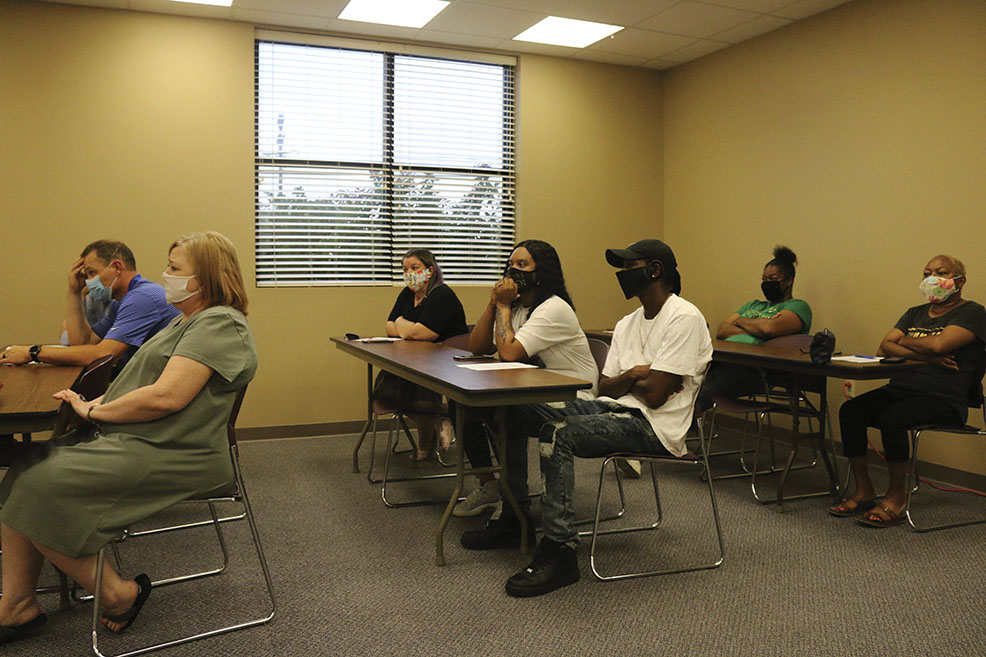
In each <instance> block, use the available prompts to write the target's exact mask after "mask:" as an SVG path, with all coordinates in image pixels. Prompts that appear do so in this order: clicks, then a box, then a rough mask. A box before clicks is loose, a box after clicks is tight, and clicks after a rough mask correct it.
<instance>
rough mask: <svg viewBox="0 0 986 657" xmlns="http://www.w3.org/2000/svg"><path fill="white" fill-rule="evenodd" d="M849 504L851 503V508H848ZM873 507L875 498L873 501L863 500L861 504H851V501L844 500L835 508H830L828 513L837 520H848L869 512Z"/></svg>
mask: <svg viewBox="0 0 986 657" xmlns="http://www.w3.org/2000/svg"><path fill="white" fill-rule="evenodd" d="M850 502H852V506H849V503H850ZM874 506H876V498H875V497H874V498H873V499H869V500H864V501H862V502H853V501H852V499H846V500H842V501H841V502H839V503H838V504H836V505H835V506H830V507H829V513H831V514H832V515H833V516H837V517H839V518H849V517H852V516H857V515H859V514H860V513H864V512H866V511H869V510H870V509H872V508H873V507H874Z"/></svg>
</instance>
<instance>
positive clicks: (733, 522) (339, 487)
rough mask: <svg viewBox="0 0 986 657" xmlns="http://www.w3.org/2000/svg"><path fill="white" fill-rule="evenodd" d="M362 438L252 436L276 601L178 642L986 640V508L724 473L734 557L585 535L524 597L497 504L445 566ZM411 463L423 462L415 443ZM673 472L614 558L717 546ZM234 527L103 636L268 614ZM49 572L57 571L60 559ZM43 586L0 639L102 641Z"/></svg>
mask: <svg viewBox="0 0 986 657" xmlns="http://www.w3.org/2000/svg"><path fill="white" fill-rule="evenodd" d="M351 445H352V437H326V438H308V439H293V440H279V441H263V442H249V443H244V444H242V445H241V463H242V466H243V472H244V477H245V479H246V483H247V487H248V490H249V492H250V495H251V499H252V502H253V505H254V508H255V511H256V515H257V521H258V524H259V526H260V531H261V534H262V537H263V541H264V545H265V548H266V552H267V558H268V561H269V563H270V566H271V570H272V573H273V577H274V583H275V586H276V590H277V597H278V610H277V617H276V618H275V619H274V621H273V622H272V623H270V624H269V625H265V626H262V627H259V628H253V629H247V630H244V631H240V632H236V633H232V634H227V635H224V636H221V637H218V638H212V639H207V640H205V641H200V642H195V643H192V644H189V645H186V646H181V647H177V648H173V649H170V650H168V651H167V652H166V653H165V654H170V655H174V656H175V657H179V656H183V655H244V656H246V655H250V656H267V655H270V656H274V655H278V656H302V655H381V656H382V655H414V656H418V655H420V656H426V655H428V656H430V655H464V656H472V655H491V656H492V655H496V656H512V655H518V656H520V655H524V656H526V655H566V656H578V655H723V656H726V655H728V656H730V657H739V656H747V655H749V656H759V655H763V656H781V655H812V656H828V655H832V656H835V655H874V656H875V655H970V656H971V655H983V654H986V627H984V621H986V604H984V599H986V595H984V594H986V577H984V575H983V573H984V569H986V549H984V543H983V539H984V538H986V526H974V527H966V528H961V529H954V530H948V531H943V532H935V533H932V534H915V533H913V532H911V531H909V530H908V529H905V528H904V527H894V528H891V529H887V530H873V529H868V528H865V527H862V526H859V525H858V524H856V523H854V522H853V521H852V520H851V519H836V518H833V517H831V516H829V515H828V514H827V513H826V511H825V509H826V507H827V505H828V504H830V501H829V500H828V498H817V499H809V500H802V501H792V502H789V503H788V504H786V505H785V509H784V513H778V512H777V511H776V510H775V509H774V508H773V507H772V506H762V505H760V504H758V503H756V502H754V501H753V499H752V497H751V495H750V489H749V480H748V479H735V480H727V481H720V482H717V484H716V491H717V497H718V501H719V506H720V512H721V514H722V524H723V531H724V533H725V541H726V554H725V562H724V563H723V565H722V566H721V567H720V568H718V569H715V570H707V571H700V572H696V573H688V574H678V575H668V576H662V577H652V578H645V579H638V580H632V581H625V582H611V583H603V582H599V581H596V580H595V579H594V578H593V577H592V575H591V573H590V572H589V564H588V558H589V555H588V552H589V550H588V543H587V542H586V543H585V544H584V545H583V547H582V549H581V550H580V558H581V565H582V579H581V580H580V581H579V582H578V583H577V584H575V585H573V586H570V587H567V588H565V589H562V590H560V591H557V592H555V593H552V594H550V595H547V596H543V597H540V598H534V599H527V600H517V599H512V598H510V597H508V596H507V595H506V594H505V593H504V591H503V585H504V582H505V580H506V578H507V577H509V576H510V575H511V574H512V573H514V572H515V571H517V570H519V569H520V568H522V567H523V566H525V565H526V562H527V558H526V557H523V556H522V555H521V554H520V553H519V552H517V551H514V550H498V551H492V552H470V551H467V550H464V549H462V548H461V547H460V546H459V544H458V535H459V533H461V531H462V530H464V529H468V528H473V527H479V526H481V525H482V523H483V522H484V520H485V517H483V518H472V519H453V520H452V522H451V524H450V526H449V532H448V534H447V536H446V540H445V546H446V547H445V551H446V558H447V560H448V565H447V566H445V567H441V568H440V567H437V566H435V565H434V541H433V538H432V537H433V531H434V527H435V525H436V524H437V521H438V518H439V516H440V513H441V508H440V507H438V506H421V507H413V508H405V509H388V508H385V507H384V505H383V504H382V503H381V501H380V495H379V490H378V487H376V486H371V485H370V484H368V483H367V481H366V479H365V478H364V476H363V475H361V474H360V475H357V474H353V473H352V472H350V448H351ZM734 459H735V457H721V458H719V459H716V461H718V463H714V467H715V468H716V469H717V470H718V471H724V470H726V469H728V468H729V467H730V466H731V464H733V463H734ZM402 465H403V466H404V467H405V468H415V469H422V467H421V466H416V465H414V466H412V465H410V464H406V463H403V459H402ZM425 467H427V466H425ZM598 467H599V464H598V462H597V461H580V462H579V463H578V471H577V479H578V490H577V500H578V508H579V513H580V515H588V514H589V513H590V511H591V505H592V503H593V502H594V498H595V486H596V481H597V478H598ZM532 472H537V470H536V463H535V462H534V460H533V457H532ZM796 474H797V477H796V482H795V483H797V484H798V485H799V486H805V487H811V486H821V485H822V484H823V480H824V477H823V474H822V473H821V466H819V467H817V468H815V469H813V470H805V471H801V472H798V473H796ZM792 476H793V475H792ZM606 480H607V482H606V489H605V491H606V496H607V497H606V499H607V500H608V502H607V506H608V508H609V509H612V508H614V505H615V480H614V477H613V475H612V474H610V473H607V476H606ZM660 481H661V493H662V500H663V506H664V514H665V520H664V524H663V525H662V528H661V529H660V530H658V531H656V532H647V533H641V534H634V535H621V536H614V537H610V539H609V542H608V543H607V544H604V545H601V546H600V548H599V555H598V556H599V559H600V560H601V561H603V564H602V565H603V566H604V567H615V568H620V567H634V566H637V565H640V566H643V567H658V566H661V565H663V564H674V563H684V562H685V561H688V560H696V559H697V560H702V559H709V560H711V558H712V555H713V552H714V540H715V537H714V533H713V531H712V525H711V516H710V513H711V508H710V504H709V501H708V495H707V494H706V493H704V488H703V486H704V484H702V483H701V482H699V481H698V480H697V478H696V476H695V472H694V471H693V470H691V469H666V470H665V471H662V474H661V479H660ZM764 483H765V485H768V486H769V485H770V483H771V478H770V477H768V478H766V479H765V480H764ZM795 488H796V487H795ZM449 490H450V484H449V483H448V482H447V481H442V482H437V483H436V482H431V483H429V484H427V485H424V484H405V485H404V486H403V487H400V488H395V489H394V491H393V495H394V497H395V498H401V497H403V498H404V499H408V498H410V497H413V496H414V495H425V496H427V495H436V494H439V493H441V492H442V491H446V495H447V491H449ZM626 492H627V513H626V516H625V520H626V521H627V522H640V521H641V520H646V519H647V518H649V517H650V516H651V515H653V510H654V500H653V494H652V491H651V489H650V483H649V481H648V480H647V479H642V480H639V481H629V482H627V483H626ZM790 492H797V491H796V490H794V489H792V490H791V491H790ZM919 496H920V500H919V502H920V503H921V504H922V507H921V508H922V509H923V510H928V511H930V512H931V514H932V515H935V516H945V515H950V514H951V515H956V514H963V513H970V512H976V511H979V512H981V513H983V514H986V500H982V499H979V498H972V497H970V496H968V495H958V494H948V493H939V492H937V491H933V490H931V489H930V488H928V487H923V488H922V491H921V493H920V494H919ZM916 504H917V503H916ZM535 508H536V504H535ZM916 508H917V507H916ZM188 513H189V512H188V511H182V515H186V514H188ZM620 522H622V521H620ZM613 524H614V525H615V524H616V523H613ZM226 533H227V537H228V540H229V542H230V545H231V550H232V558H231V562H230V566H229V569H228V571H227V572H226V573H225V574H223V575H221V576H218V577H213V578H209V579H208V580H202V581H198V582H195V583H189V584H179V585H175V586H169V587H162V588H159V589H155V590H154V593H153V595H152V596H151V598H150V600H149V601H148V603H147V606H146V607H145V608H144V611H143V612H142V613H141V615H140V617H139V618H138V619H137V621H136V622H135V624H134V626H133V627H132V628H131V629H130V630H129V631H128V632H127V633H126V634H125V635H123V636H121V637H105V638H104V639H103V640H102V642H101V644H100V645H101V648H102V649H103V650H104V651H109V652H116V651H121V650H126V649H131V648H134V647H138V646H140V645H142V644H143V643H144V642H147V641H156V640H166V639H168V638H172V637H174V636H175V635H176V634H181V633H186V632H195V631H203V630H207V629H210V628H211V627H213V626H216V625H218V624H226V623H234V622H239V621H242V620H247V619H249V618H253V617H257V616H261V615H263V613H264V609H265V606H264V597H263V581H262V579H261V577H260V575H259V568H258V564H257V560H256V557H255V556H254V555H253V553H252V552H251V550H252V546H251V543H250V537H249V532H248V530H247V527H246V523H244V522H236V523H228V524H227V525H226ZM121 551H122V556H123V562H124V563H123V571H124V572H125V573H126V574H129V575H134V574H136V573H139V572H142V571H146V572H148V573H149V574H150V575H151V576H152V577H154V578H160V577H166V576H168V575H171V574H176V573H179V572H188V571H191V570H193V569H197V568H200V567H202V568H204V567H208V566H209V565H210V564H216V563H217V562H219V561H221V558H220V556H219V552H218V549H217V547H216V541H215V535H214V534H211V535H210V534H209V532H208V531H207V530H189V531H186V532H181V533H180V534H179V533H175V534H171V535H165V536H159V537H155V538H145V539H139V540H132V541H130V542H128V543H126V544H124V545H123V546H122V547H121ZM45 577H46V579H49V580H50V579H52V578H51V573H48V572H46V575H45ZM41 604H42V606H43V608H44V610H45V611H46V612H47V613H48V615H49V617H50V621H49V624H48V626H47V627H46V628H45V629H44V631H43V632H41V633H40V634H38V635H37V636H35V637H32V638H30V639H27V640H24V641H21V642H18V643H14V644H10V645H6V646H3V647H2V648H0V653H2V654H4V655H7V654H9V655H25V656H27V655H30V656H32V657H35V656H37V657H47V656H65V655H80V656H81V655H86V654H91V652H90V648H89V643H90V641H89V636H88V627H89V622H90V614H91V608H90V606H89V605H88V604H77V605H75V606H74V607H73V608H72V609H71V610H70V611H67V612H60V611H58V601H57V599H56V596H42V601H41Z"/></svg>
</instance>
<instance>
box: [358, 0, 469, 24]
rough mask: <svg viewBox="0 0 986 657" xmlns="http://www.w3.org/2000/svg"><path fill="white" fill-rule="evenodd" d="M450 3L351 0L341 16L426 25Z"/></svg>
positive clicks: (390, 22)
mask: <svg viewBox="0 0 986 657" xmlns="http://www.w3.org/2000/svg"><path fill="white" fill-rule="evenodd" d="M448 4H449V3H448V2H446V1H445V0H349V4H348V5H346V8H345V9H343V10H342V13H341V14H339V18H341V19H342V20H345V21H361V22H363V23H382V24H383V25H397V26H400V27H424V26H425V24H427V23H428V21H430V20H431V19H432V18H434V17H435V16H436V15H437V14H438V12H440V11H441V10H443V9H445V7H447V6H448Z"/></svg>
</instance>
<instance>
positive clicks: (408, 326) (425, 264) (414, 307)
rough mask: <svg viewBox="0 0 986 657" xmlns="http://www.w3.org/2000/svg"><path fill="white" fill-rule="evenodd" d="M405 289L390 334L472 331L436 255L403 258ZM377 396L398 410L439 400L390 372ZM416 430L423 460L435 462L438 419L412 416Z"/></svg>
mask: <svg viewBox="0 0 986 657" xmlns="http://www.w3.org/2000/svg"><path fill="white" fill-rule="evenodd" d="M401 265H402V267H403V269H404V284H405V287H404V289H403V290H401V293H400V294H399V295H397V301H396V302H395V303H394V308H393V310H391V311H390V316H389V317H388V318H387V335H389V336H391V337H395V338H397V337H399V338H403V339H405V340H425V341H427V342H442V341H443V340H446V339H448V338H451V337H452V336H455V335H461V334H463V333H468V329H467V328H466V314H465V311H463V310H462V304H461V303H460V302H459V298H458V297H456V296H455V292H453V291H452V288H450V287H449V286H448V285H445V283H444V282H443V281H444V279H443V277H442V268H441V267H439V266H438V262H436V261H435V256H434V255H432V253H431V251H428V250H426V249H411V250H410V251H408V252H407V253H405V254H404V258H403V259H402V262H401ZM373 394H374V397H375V398H376V399H378V400H380V401H382V402H384V403H387V404H388V405H393V406H394V407H399V406H403V405H405V404H407V403H408V402H415V401H427V402H438V401H440V400H441V396H440V395H438V394H437V393H434V392H431V391H430V390H426V389H424V388H422V387H420V386H418V385H415V384H413V383H411V382H410V381H405V380H404V379H401V378H400V377H397V376H394V375H393V374H389V373H387V372H381V373H380V376H378V377H377V381H376V385H375V386H374V389H373ZM407 416H408V417H409V418H411V421H412V422H414V423H415V424H416V425H417V427H418V452H417V454H416V455H415V458H417V460H419V461H423V460H426V459H428V458H431V456H432V455H433V454H434V453H435V446H436V444H437V442H438V441H437V438H438V428H439V427H438V421H437V419H436V416H435V415H432V414H416V413H408V414H407Z"/></svg>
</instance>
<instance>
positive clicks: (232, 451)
mask: <svg viewBox="0 0 986 657" xmlns="http://www.w3.org/2000/svg"><path fill="white" fill-rule="evenodd" d="M245 394H246V387H245V386H244V387H243V388H241V389H240V391H239V392H238V393H237V394H236V400H235V401H234V402H233V408H232V410H231V411H230V415H229V419H228V420H227V423H226V437H227V439H228V441H229V456H230V460H231V461H232V464H233V476H234V483H233V487H232V490H230V491H227V492H226V494H224V495H219V496H213V497H206V498H196V499H189V500H184V501H183V502H179V504H182V505H187V504H206V505H208V507H209V513H210V514H211V515H212V525H213V527H215V530H216V536H217V537H218V538H219V545H220V548H221V549H222V553H223V566H222V567H221V568H218V569H213V570H209V571H205V572H200V573H193V574H189V575H179V576H176V577H170V578H167V579H161V580H157V581H154V582H152V583H151V585H152V586H155V587H157V586H165V585H168V584H176V583H178V582H186V581H190V580H196V579H201V578H203V577H209V576H212V575H218V574H219V573H221V572H223V571H225V570H226V567H227V565H228V564H229V552H228V550H227V546H226V539H225V536H224V535H223V530H222V524H221V523H220V521H219V516H218V514H217V512H216V508H215V505H216V504H218V503H221V502H239V503H241V504H242V505H243V509H244V512H245V513H246V519H247V522H248V523H249V525H250V534H251V536H252V538H253V545H254V548H255V549H256V552H257V558H258V559H259V561H260V568H261V570H262V572H263V576H264V581H265V583H266V585H267V595H268V597H269V598H270V612H269V613H267V614H266V615H265V616H261V617H259V618H254V619H250V620H247V621H243V622H240V623H236V624H233V625H228V626H225V627H221V628H218V629H214V630H209V631H207V632H200V633H197V634H194V635H191V636H185V637H180V638H177V639H172V640H170V641H164V642H161V643H156V644H153V645H150V646H145V647H142V648H138V649H135V650H130V651H127V652H124V653H121V654H119V655H115V656H114V657H133V656H134V655H141V654H144V653H148V652H151V651H153V650H159V649H161V648H169V647H171V646H177V645H181V644H183V643H188V642H190V641H196V640H198V639H205V638H208V637H213V636H217V635H219V634H225V633H227V632H234V631H236V630H242V629H246V628H248V627H254V626H257V625H262V624H264V623H267V622H269V621H270V620H271V619H272V618H274V613H275V611H276V608H277V603H276V601H275V599H274V585H273V583H272V582H271V578H270V571H269V569H268V567H267V559H266V558H265V557H264V549H263V546H262V545H261V542H260V534H259V532H258V531H257V523H256V520H255V519H254V516H253V509H252V507H251V506H250V499H249V497H248V496H247V490H246V486H245V485H244V482H243V474H242V472H241V470H240V460H239V448H238V446H237V443H236V429H235V424H236V416H237V415H238V414H239V411H240V406H241V405H242V403H243V396H244V395H245ZM108 545H110V546H114V547H115V541H114V542H110V543H109V544H108ZM105 553H106V546H104V547H103V548H102V549H101V550H100V551H99V554H98V555H97V558H96V583H95V586H94V588H95V595H93V596H91V599H92V600H93V607H92V650H93V652H94V653H95V654H96V655H97V657H108V656H107V655H105V654H104V653H103V652H101V651H100V649H99V628H100V625H101V623H100V617H101V615H102V614H101V613H100V609H99V591H100V589H101V588H102V581H103V569H104V560H105Z"/></svg>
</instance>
